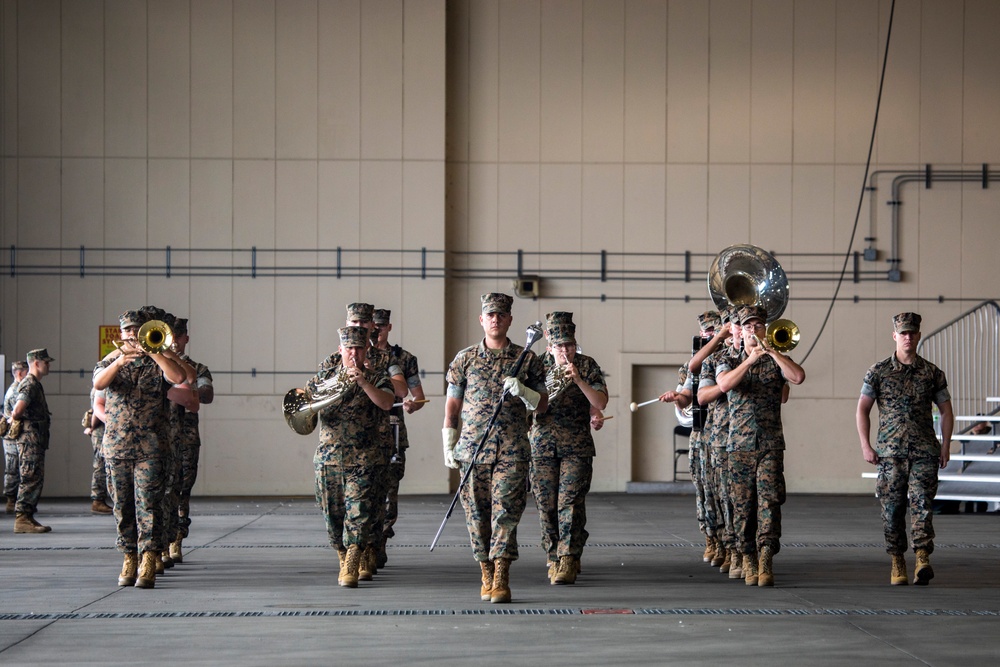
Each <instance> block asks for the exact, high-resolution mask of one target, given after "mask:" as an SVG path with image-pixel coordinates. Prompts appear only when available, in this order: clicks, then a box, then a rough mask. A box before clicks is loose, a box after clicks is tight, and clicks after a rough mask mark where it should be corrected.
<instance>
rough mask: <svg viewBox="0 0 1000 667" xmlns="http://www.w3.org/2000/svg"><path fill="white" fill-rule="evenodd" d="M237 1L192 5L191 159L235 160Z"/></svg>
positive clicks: (204, 0) (215, 0) (205, 0)
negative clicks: (234, 45)
mask: <svg viewBox="0 0 1000 667" xmlns="http://www.w3.org/2000/svg"><path fill="white" fill-rule="evenodd" d="M233 25H234V20H233V1H232V0H202V1H201V2H193V3H191V156H192V157H198V158H209V157H211V158H231V157H232V156H233Z"/></svg>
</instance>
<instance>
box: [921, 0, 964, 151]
mask: <svg viewBox="0 0 1000 667" xmlns="http://www.w3.org/2000/svg"><path fill="white" fill-rule="evenodd" d="M920 14H921V21H920V50H919V54H918V56H919V58H920V83H919V90H920V136H919V137H914V139H915V140H917V141H916V142H915V143H917V145H918V147H919V149H920V155H919V160H920V162H921V163H922V164H940V163H942V162H944V163H951V164H961V162H962V117H963V113H962V109H963V104H964V95H963V90H962V87H963V81H962V78H961V77H960V76H957V75H956V74H957V73H958V72H961V71H962V67H963V65H962V58H963V43H964V34H963V33H964V31H963V26H964V22H965V11H964V7H958V6H954V5H952V4H951V3H941V2H925V3H923V4H922V5H921V8H920Z"/></svg>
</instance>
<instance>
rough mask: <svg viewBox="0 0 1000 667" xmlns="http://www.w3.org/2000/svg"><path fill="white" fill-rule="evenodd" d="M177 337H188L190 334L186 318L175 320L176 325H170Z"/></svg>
mask: <svg viewBox="0 0 1000 667" xmlns="http://www.w3.org/2000/svg"><path fill="white" fill-rule="evenodd" d="M170 328H171V329H173V331H174V335H175V336H186V335H187V332H188V321H187V318H186V317H176V318H174V323H173V324H171V325H170Z"/></svg>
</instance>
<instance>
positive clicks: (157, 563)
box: [153, 551, 167, 574]
mask: <svg viewBox="0 0 1000 667" xmlns="http://www.w3.org/2000/svg"><path fill="white" fill-rule="evenodd" d="M153 567H154V568H155V569H156V573H157V574H163V573H164V572H166V570H167V566H166V565H164V564H163V557H162V556H161V555H160V552H159V551H154V552H153Z"/></svg>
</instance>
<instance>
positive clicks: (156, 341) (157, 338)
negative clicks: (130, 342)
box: [135, 320, 174, 354]
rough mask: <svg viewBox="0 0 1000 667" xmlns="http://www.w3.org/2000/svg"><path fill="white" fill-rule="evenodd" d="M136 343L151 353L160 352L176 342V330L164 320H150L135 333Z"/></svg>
mask: <svg viewBox="0 0 1000 667" xmlns="http://www.w3.org/2000/svg"><path fill="white" fill-rule="evenodd" d="M135 338H136V343H138V345H139V347H141V348H142V349H143V350H145V351H146V352H147V353H149V354H160V353H161V352H163V351H164V350H166V349H167V348H169V347H170V346H171V345H172V344H173V342H174V332H173V331H171V329H170V325H168V324H167V323H166V322H164V321H163V320H150V321H149V322H146V323H145V324H143V325H142V326H141V327H139V331H138V332H136V334H135Z"/></svg>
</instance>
